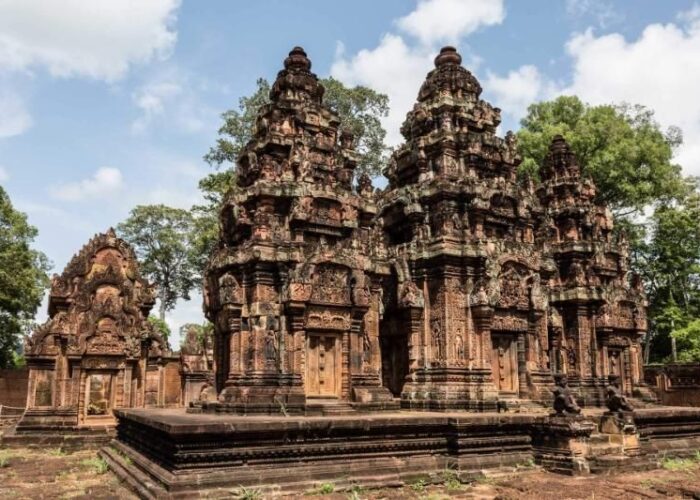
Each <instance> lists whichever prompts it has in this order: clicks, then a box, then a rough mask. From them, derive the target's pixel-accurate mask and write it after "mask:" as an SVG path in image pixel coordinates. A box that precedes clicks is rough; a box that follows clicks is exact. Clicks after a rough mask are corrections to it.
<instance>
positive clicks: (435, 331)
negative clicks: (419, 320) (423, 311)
mask: <svg viewBox="0 0 700 500" xmlns="http://www.w3.org/2000/svg"><path fill="white" fill-rule="evenodd" d="M430 330H431V332H432V337H433V346H434V347H435V354H436V358H437V359H438V360H443V359H445V352H444V342H443V332H442V325H441V324H440V319H439V318H434V319H433V320H431V322H430Z"/></svg>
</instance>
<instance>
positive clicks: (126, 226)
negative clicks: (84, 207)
mask: <svg viewBox="0 0 700 500" xmlns="http://www.w3.org/2000/svg"><path fill="white" fill-rule="evenodd" d="M117 231H118V232H119V233H120V235H121V237H122V238H124V239H125V240H126V241H127V242H129V243H130V244H131V245H132V246H133V247H134V250H135V252H136V255H137V257H138V258H139V261H140V264H141V271H142V272H143V273H144V275H145V276H147V277H148V278H149V279H150V280H151V281H152V282H154V283H155V284H156V285H157V286H158V299H159V302H160V303H159V316H158V317H159V318H160V319H161V320H165V313H166V311H170V310H172V309H173V308H174V307H175V304H176V302H177V300H178V299H179V298H182V299H185V300H189V299H190V292H191V291H192V289H193V288H195V286H197V285H198V283H199V273H198V269H197V266H196V264H195V262H196V259H194V258H193V255H192V245H191V244H190V243H191V238H192V235H193V232H194V219H193V216H192V215H191V214H190V212H189V211H187V210H183V209H180V208H172V207H167V206H165V205H139V206H137V207H136V208H134V209H133V210H132V211H131V213H130V215H129V217H128V218H127V219H126V220H125V221H124V222H122V223H121V224H119V225H118V226H117Z"/></svg>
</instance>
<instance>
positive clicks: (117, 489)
mask: <svg viewBox="0 0 700 500" xmlns="http://www.w3.org/2000/svg"><path fill="white" fill-rule="evenodd" d="M0 498H2V499H32V500H34V499H44V498H82V499H122V498H124V499H126V498H129V499H132V498H136V497H135V496H134V495H133V494H132V493H130V492H129V490H127V489H126V488H125V487H124V486H122V485H121V484H120V483H119V481H118V480H117V478H116V477H115V476H114V475H112V473H111V472H110V471H109V470H107V464H106V463H105V462H104V461H102V460H101V459H99V458H97V453H96V451H95V450H92V451H78V452H75V453H70V454H68V453H65V452H64V451H62V450H61V449H59V448H49V449H29V448H17V449H14V448H9V449H0Z"/></svg>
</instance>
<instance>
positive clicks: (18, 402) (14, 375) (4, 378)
mask: <svg viewBox="0 0 700 500" xmlns="http://www.w3.org/2000/svg"><path fill="white" fill-rule="evenodd" d="M28 383H29V369H28V368H26V367H24V368H11V369H3V370H0V405H3V406H12V407H15V408H24V407H25V406H26V405H27V386H28Z"/></svg>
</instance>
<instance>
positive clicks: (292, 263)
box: [205, 47, 392, 413]
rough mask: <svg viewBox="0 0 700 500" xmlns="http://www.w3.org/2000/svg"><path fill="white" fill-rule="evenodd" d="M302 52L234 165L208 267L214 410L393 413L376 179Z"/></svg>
mask: <svg viewBox="0 0 700 500" xmlns="http://www.w3.org/2000/svg"><path fill="white" fill-rule="evenodd" d="M310 69H311V62H310V61H309V59H308V58H307V56H306V53H305V52H304V51H303V49H301V48H299V47H296V48H294V49H293V50H292V51H291V52H290V53H289V57H287V58H286V59H285V61H284V69H283V70H281V71H280V72H279V74H278V75H277V79H276V81H275V83H274V84H273V86H272V89H271V92H270V100H271V102H270V104H268V105H266V106H264V107H263V108H262V109H261V111H260V114H259V116H258V118H257V122H256V125H255V130H254V137H253V139H252V140H251V141H250V142H249V143H248V144H247V145H246V147H245V148H244V150H243V152H242V153H241V155H240V156H239V158H238V169H237V187H236V188H235V189H233V190H232V192H231V193H230V194H229V196H228V197H227V199H226V201H225V202H224V204H223V207H222V209H221V227H222V231H221V238H220V245H219V248H218V249H217V251H216V252H215V254H214V255H213V256H212V258H211V260H210V263H209V267H208V269H207V277H206V290H205V310H206V313H207V316H208V317H209V319H210V320H211V321H212V322H213V323H214V325H215V328H216V333H215V356H216V366H217V388H218V390H219V398H218V399H219V401H218V402H217V403H215V404H212V405H209V406H217V408H218V411H230V412H238V413H251V412H262V413H274V412H280V411H282V412H304V411H308V409H309V406H310V405H313V403H314V402H318V403H329V404H331V403H333V402H335V403H336V406H337V404H338V403H340V404H341V406H342V405H343V404H344V405H345V406H350V404H352V406H368V407H376V408H381V407H384V406H387V405H388V406H391V405H392V401H391V397H390V394H389V392H388V391H387V390H386V389H385V388H383V387H382V386H381V380H380V357H379V340H378V339H379V320H380V316H381V293H382V286H381V275H383V274H388V266H387V264H386V263H383V262H384V260H383V256H382V245H381V242H380V241H379V240H378V239H377V238H380V237H381V234H380V233H379V232H377V231H376V230H373V228H372V220H373V217H374V215H375V213H376V205H375V202H374V199H373V189H372V186H371V181H370V180H369V178H367V177H366V176H362V177H361V178H360V179H359V182H358V184H357V186H353V178H354V170H355V167H356V165H357V155H356V153H355V152H354V150H353V142H354V138H353V137H352V135H351V134H350V133H348V132H345V131H342V130H340V129H339V125H340V122H339V119H338V116H337V114H335V113H334V112H333V111H332V110H331V109H329V108H328V107H326V106H324V105H323V102H322V99H323V92H324V89H323V86H322V85H321V84H320V83H319V82H318V78H317V77H316V75H315V74H313V73H312V72H311V71H310Z"/></svg>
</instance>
